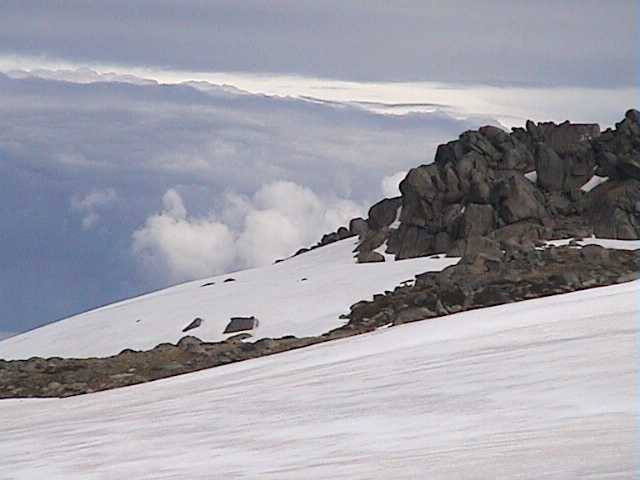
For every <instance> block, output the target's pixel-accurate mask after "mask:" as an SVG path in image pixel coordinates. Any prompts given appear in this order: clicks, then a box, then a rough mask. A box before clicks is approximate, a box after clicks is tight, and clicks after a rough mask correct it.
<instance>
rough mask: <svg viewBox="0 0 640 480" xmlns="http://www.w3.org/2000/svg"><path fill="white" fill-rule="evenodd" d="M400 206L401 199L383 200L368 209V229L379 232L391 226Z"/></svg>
mask: <svg viewBox="0 0 640 480" xmlns="http://www.w3.org/2000/svg"><path fill="white" fill-rule="evenodd" d="M401 205H402V198H400V197H394V198H385V199H383V200H380V201H379V202H378V203H376V204H375V205H373V206H372V207H371V208H370V209H369V220H368V224H369V228H370V229H372V230H381V229H383V228H385V227H388V226H389V225H391V224H392V223H393V222H394V221H395V219H396V217H397V215H398V209H399V208H400V206H401Z"/></svg>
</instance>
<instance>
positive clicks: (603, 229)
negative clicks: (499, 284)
mask: <svg viewBox="0 0 640 480" xmlns="http://www.w3.org/2000/svg"><path fill="white" fill-rule="evenodd" d="M639 122H640V112H638V111H637V110H629V111H628V112H627V113H626V115H625V118H624V120H622V121H621V122H619V123H617V124H616V126H615V128H613V129H608V130H606V131H604V132H602V133H601V132H600V127H599V126H598V125H597V124H575V123H570V122H564V123H561V124H555V123H553V122H544V123H534V122H532V121H528V122H527V123H526V126H525V128H514V129H512V131H511V132H506V131H504V130H502V129H500V128H497V127H494V126H485V127H481V128H480V129H478V130H477V131H467V132H464V133H463V134H461V135H460V137H459V138H458V139H457V140H454V141H451V142H448V143H446V144H443V145H440V146H439V147H438V148H437V151H436V154H435V159H434V162H433V163H431V164H428V165H421V166H419V167H416V168H413V169H411V170H410V171H409V172H408V173H407V176H406V177H405V178H404V180H403V181H402V182H401V184H400V191H401V193H402V195H401V196H400V197H397V198H389V199H383V200H381V201H380V202H378V203H376V204H375V205H374V206H372V207H371V209H370V210H369V215H368V218H367V219H366V220H365V219H361V218H359V219H354V220H352V222H351V224H350V226H349V232H350V233H351V234H352V235H354V236H355V235H357V236H358V238H359V243H358V246H357V248H356V253H357V259H358V261H360V262H371V261H384V256H383V255H382V254H381V253H382V252H386V253H388V254H392V255H394V256H395V258H396V259H402V258H410V257H418V256H424V255H431V254H435V253H443V252H448V251H449V250H450V249H452V248H453V249H456V250H459V249H460V243H461V242H464V241H466V240H468V239H469V238H471V237H476V236H487V237H490V238H492V239H494V240H496V241H499V242H503V243H506V244H519V243H531V242H532V241H534V240H537V239H551V238H568V237H584V236H589V235H593V234H595V235H597V236H600V237H609V238H618V239H638V238H640V190H639V187H638V182H640V123H639ZM594 176H598V177H604V179H605V181H604V182H602V183H601V184H600V185H598V186H597V187H595V188H593V189H591V188H589V187H587V185H588V184H589V182H590V180H591V179H592V178H595V177H594ZM325 237H326V236H325ZM330 239H331V240H332V241H333V240H338V239H340V238H339V237H338V236H337V233H334V234H330ZM323 242H324V243H326V242H327V239H325V238H324V237H323ZM323 242H321V244H322V243H323Z"/></svg>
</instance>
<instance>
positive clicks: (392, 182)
mask: <svg viewBox="0 0 640 480" xmlns="http://www.w3.org/2000/svg"><path fill="white" fill-rule="evenodd" d="M406 176H407V172H406V171H405V170H402V171H400V172H396V173H394V174H393V175H389V176H388V177H384V178H383V179H382V185H381V186H382V195H383V196H384V197H386V198H391V197H397V196H398V195H400V182H401V181H402V180H403V179H404V177H406Z"/></svg>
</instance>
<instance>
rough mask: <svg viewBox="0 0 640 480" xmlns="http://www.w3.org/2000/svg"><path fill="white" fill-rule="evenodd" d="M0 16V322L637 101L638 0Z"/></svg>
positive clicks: (198, 269) (327, 220) (262, 237)
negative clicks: (482, 130) (457, 157)
mask: <svg viewBox="0 0 640 480" xmlns="http://www.w3.org/2000/svg"><path fill="white" fill-rule="evenodd" d="M0 10H1V12H0V13H1V14H0V221H1V222H2V229H1V230H0V265H2V268H1V269H0V337H2V336H3V335H6V334H8V333H16V332H20V331H24V330H27V329H30V328H34V327H36V326H38V325H41V324H44V323H47V322H50V321H53V320H55V319H58V318H62V317H64V316H68V315H70V314H73V313H76V312H79V311H82V310H86V309H89V308H92V307H95V306H98V305H101V304H105V303H108V302H112V301H114V300H116V299H119V298H124V297H127V296H132V295H135V294H139V293H142V292H144V291H148V290H150V289H154V288H160V287H163V286H166V285H169V284H172V283H176V282H180V281H183V280H188V279H193V278H197V277H204V276H207V275H211V274H215V273H220V272H224V271H230V270H233V269H237V268H246V267H250V266H255V265H260V264H264V263H269V262H271V261H273V260H274V259H276V258H279V257H282V256H284V255H287V254H289V253H292V252H293V251H295V250H296V249H297V248H299V247H301V246H304V245H309V244H312V243H315V242H316V241H317V240H318V239H319V237H320V236H321V235H322V234H323V233H325V232H327V231H329V230H334V229H335V228H336V227H337V226H339V225H340V224H341V223H343V222H344V221H345V220H348V219H349V218H350V217H352V216H355V215H359V214H365V213H366V209H367V208H368V206H369V205H370V204H371V203H372V202H374V201H376V200H377V199H379V198H381V197H382V196H383V195H392V194H394V192H395V191H396V184H397V181H398V179H400V178H402V174H403V173H402V172H404V171H406V170H407V169H409V168H411V167H412V166H415V165H418V164H420V163H426V162H430V161H431V159H432V156H433V152H434V150H435V147H436V145H437V144H438V143H441V142H444V141H448V140H450V139H452V138H455V137H456V136H457V135H458V134H459V133H461V132H462V131H463V130H465V129H468V128H475V127H478V126H480V125H482V124H486V123H493V124H501V125H505V126H511V125H519V124H521V123H522V122H523V121H524V119H525V118H528V117H531V118H534V119H536V120H548V119H553V120H556V121H562V120H564V119H571V120H574V121H598V122H601V123H603V124H604V125H605V126H609V125H611V124H612V123H613V122H615V121H616V120H618V119H620V118H622V116H623V114H624V110H626V109H627V108H630V107H632V106H634V103H635V106H636V107H637V99H638V90H637V89H638V77H637V73H638V70H639V61H638V53H637V47H636V46H637V44H638V43H639V40H640V39H639V38H638V27H637V22H638V11H637V10H638V2H636V1H623V0H620V1H612V2H602V1H589V0H579V1H578V0H576V1H563V2H556V1H553V2H552V1H537V2H530V1H504V2H501V1H483V2H478V1H464V2H463V1H446V2H444V1H433V2H429V1H425V0H420V1H395V2H375V1H367V2H355V1H353V2H348V1H346V2H345V1H344V0H343V1H300V0H295V1H294V0H292V1H273V0H269V1H263V2H258V1H242V2H239V1H236V0H234V1H206V2H205V1H193V0H188V1H184V0H183V1H179V2H178V1H175V2H169V1H162V0H160V1H158V0H155V1H133V0H128V1H110V2H102V1H100V2H98V1H95V2H92V1H82V2H80V1H78V2H71V1H66V2H65V1H55V2H52V1H42V2H39V1H29V2H24V1H13V0H4V1H0ZM109 72H110V73H109ZM185 82H186V83H185ZM222 83H224V84H225V86H224V87H223V86H220V85H219V84H222ZM265 94H266V95H265Z"/></svg>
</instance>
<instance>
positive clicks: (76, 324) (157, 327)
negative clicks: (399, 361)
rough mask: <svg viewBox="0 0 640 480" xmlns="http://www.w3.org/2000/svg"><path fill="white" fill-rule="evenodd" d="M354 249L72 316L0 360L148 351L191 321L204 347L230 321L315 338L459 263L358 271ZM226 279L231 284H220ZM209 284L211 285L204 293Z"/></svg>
mask: <svg viewBox="0 0 640 480" xmlns="http://www.w3.org/2000/svg"><path fill="white" fill-rule="evenodd" d="M355 245H356V241H355V240H354V239H347V240H343V241H341V242H337V243H334V244H331V245H327V246H325V247H322V248H319V249H316V250H313V251H311V252H308V253H305V254H304V255H299V256H297V257H294V258H291V259H289V260H287V261H285V262H281V263H278V264H275V265H269V266H266V267H262V268H256V269H252V270H244V271H241V272H236V273H233V274H229V275H222V276H218V277H214V278H207V279H203V280H199V281H195V282H189V283H185V284H182V285H178V286H175V287H172V288H168V289H165V290H161V291H158V292H155V293H151V294H149V295H144V296H141V297H137V298H133V299H130V300H125V301H123V302H119V303H115V304H112V305H109V306H106V307H103V308H99V309H96V310H93V311H90V312H86V313H83V314H80V315H76V316H74V317H71V318H68V319H65V320H63V321H60V322H56V323H53V324H50V325H47V326H45V327H42V328H39V329H36V330H33V331H31V332H27V333H25V334H22V335H18V336H16V337H13V338H9V339H6V340H3V341H0V358H5V359H13V358H29V357H31V356H40V357H50V356H61V357H88V356H108V355H114V354H117V353H118V352H120V351H122V350H123V349H125V348H133V349H149V348H153V347H154V346H156V345H158V344H159V343H162V342H173V343H175V342H176V341H177V340H179V339H180V338H181V337H182V336H184V335H185V334H184V333H182V329H183V328H184V327H185V326H187V325H188V324H189V323H190V322H191V321H192V320H193V319H194V318H195V317H201V318H203V319H204V322H203V324H202V326H200V327H198V328H197V329H195V330H191V331H190V332H189V334H190V335H195V336H197V337H199V338H201V339H203V340H207V341H219V340H223V339H224V338H226V337H228V336H229V335H223V333H222V332H223V330H224V328H225V327H226V325H227V323H228V322H229V318H230V317H232V316H251V315H255V316H256V317H258V319H259V320H260V324H259V327H258V328H257V329H256V331H255V336H256V337H260V338H263V337H273V338H275V337H281V336H284V335H296V336H298V337H301V336H307V335H319V334H321V333H324V332H326V331H329V330H331V329H333V328H336V327H339V326H340V325H342V324H343V323H344V321H343V320H340V319H338V316H339V315H340V314H342V313H348V311H349V306H350V305H352V304H353V303H355V302H357V301H359V300H363V299H370V298H371V297H372V295H373V294H374V293H381V292H383V291H384V290H385V289H393V288H394V287H396V286H397V285H398V284H399V283H400V282H402V281H404V280H411V279H413V277H414V276H415V275H416V274H418V273H422V272H425V271H429V270H441V269H443V268H445V267H446V266H448V265H452V264H454V263H456V262H457V259H452V258H440V259H438V258H433V259H431V258H418V259H412V260H403V261H399V262H395V261H387V262H385V263H375V264H356V263H355V262H354V259H353V253H352V250H353V248H354V247H355ZM388 260H391V259H388ZM227 278H234V279H235V281H233V282H224V280H225V279H227ZM210 282H215V284H214V285H210V286H206V287H202V285H203V284H205V283H210Z"/></svg>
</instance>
